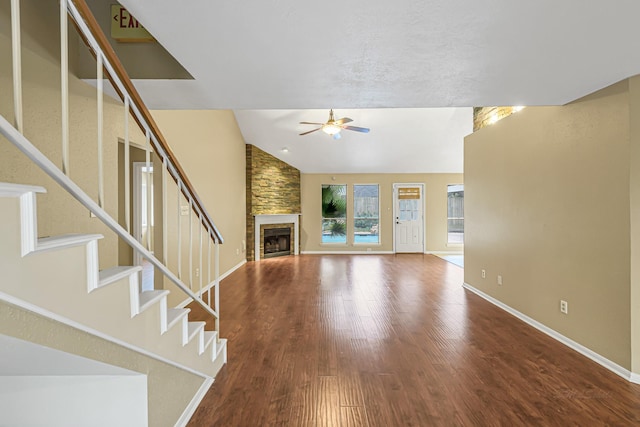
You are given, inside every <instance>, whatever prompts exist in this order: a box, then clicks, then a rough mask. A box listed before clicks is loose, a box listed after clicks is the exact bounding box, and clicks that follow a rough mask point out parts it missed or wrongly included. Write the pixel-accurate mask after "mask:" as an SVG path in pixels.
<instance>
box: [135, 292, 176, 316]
mask: <svg viewBox="0 0 640 427" xmlns="http://www.w3.org/2000/svg"><path fill="white" fill-rule="evenodd" d="M166 295H169V291H167V290H156V291H144V292H140V313H142V312H143V311H145V310H146V309H147V308H149V307H150V306H152V305H153V304H154V303H156V302H158V301H160V300H161V299H162V298H163V297H165V296H166Z"/></svg>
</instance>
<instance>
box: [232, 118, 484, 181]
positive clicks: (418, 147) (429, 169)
mask: <svg viewBox="0 0 640 427" xmlns="http://www.w3.org/2000/svg"><path fill="white" fill-rule="evenodd" d="M328 113H329V111H328V110H238V111H236V112H235V115H236V119H237V121H238V124H239V126H240V129H241V130H242V134H243V137H244V139H245V141H246V142H247V143H249V144H253V145H255V146H257V147H259V148H260V149H262V150H264V151H266V152H268V153H270V154H272V155H273V156H275V157H277V158H279V159H282V160H284V161H285V162H287V163H289V164H290V165H292V166H294V167H296V168H298V169H300V171H301V172H303V173H462V170H463V140H464V137H465V136H466V135H468V134H470V133H471V132H472V130H473V120H472V116H473V111H472V109H471V108H390V109H358V110H336V111H335V113H336V119H337V118H341V117H345V116H346V117H350V118H351V119H353V120H354V121H353V123H350V124H352V125H354V126H360V127H369V128H371V131H370V132H369V133H366V134H365V133H358V132H352V131H346V130H343V131H342V132H341V134H342V138H341V139H339V140H334V139H333V138H331V137H330V136H329V135H327V134H325V133H324V132H322V131H317V132H314V133H312V134H309V135H305V136H299V135H298V134H299V133H302V132H305V131H308V130H311V129H314V128H316V127H317V126H312V125H301V124H299V122H301V121H311V122H325V121H326V120H327V118H328ZM283 148H287V151H286V152H285V151H283Z"/></svg>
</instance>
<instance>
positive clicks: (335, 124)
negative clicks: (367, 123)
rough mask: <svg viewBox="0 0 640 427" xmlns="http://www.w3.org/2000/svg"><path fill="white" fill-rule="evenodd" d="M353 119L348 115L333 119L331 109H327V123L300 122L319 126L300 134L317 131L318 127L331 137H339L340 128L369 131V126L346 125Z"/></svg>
mask: <svg viewBox="0 0 640 427" xmlns="http://www.w3.org/2000/svg"><path fill="white" fill-rule="evenodd" d="M352 121H353V120H351V119H350V118H349V117H343V118H341V119H338V120H335V119H334V118H333V110H330V111H329V120H327V123H315V122H300V124H301V125H317V126H320V127H319V128H317V129H313V130H310V131H308V132H303V133H301V134H300V135H308V134H310V133H313V132H316V131H319V130H320V129H322V131H323V132H324V133H326V134H327V135H331V136H332V137H333V139H340V138H341V136H340V131H341V130H342V129H346V130H354V131H356V132H362V133H368V132H369V128H361V127H358V126H346V123H350V122H352Z"/></svg>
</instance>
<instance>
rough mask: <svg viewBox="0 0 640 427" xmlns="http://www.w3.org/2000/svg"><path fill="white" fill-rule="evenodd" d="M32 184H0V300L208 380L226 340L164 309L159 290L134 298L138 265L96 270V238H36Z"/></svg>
mask: <svg viewBox="0 0 640 427" xmlns="http://www.w3.org/2000/svg"><path fill="white" fill-rule="evenodd" d="M45 191H46V190H45V189H44V188H42V187H37V186H26V185H18V184H8V183H0V236H2V242H1V243H2V244H0V271H2V272H3V274H2V277H3V279H2V283H1V284H0V299H2V300H5V301H7V302H9V303H12V304H16V305H20V306H22V307H24V308H30V307H33V308H36V309H37V311H38V312H39V313H40V314H49V315H50V316H51V317H55V318H62V319H65V320H69V321H71V322H73V323H75V324H79V325H82V326H83V327H84V328H85V330H87V331H90V332H96V333H99V334H100V335H102V336H105V335H106V336H108V337H111V338H112V339H113V340H114V341H116V342H117V341H120V342H124V343H128V344H129V345H130V346H132V347H134V348H139V349H141V350H144V351H145V352H146V353H151V354H153V355H157V356H158V357H160V358H163V359H166V360H169V361H171V362H173V363H175V364H177V365H178V366H183V367H187V368H189V369H190V370H195V371H198V372H201V373H203V374H205V375H208V376H215V374H216V373H217V372H218V371H219V370H220V368H221V367H222V366H223V365H224V363H226V358H227V353H226V340H224V339H219V337H218V336H217V332H214V331H211V332H209V331H205V330H204V326H205V323H204V322H190V321H189V320H188V316H189V311H190V310H189V309H186V308H171V307H168V306H167V295H168V294H169V291H167V290H152V291H144V292H141V290H140V284H139V280H138V277H139V271H140V270H141V267H133V266H117V267H113V268H109V269H105V270H102V271H99V270H98V265H99V261H98V259H99V258H98V257H99V251H98V240H99V239H101V238H102V237H103V236H102V235H100V234H69V235H62V236H51V237H45V238H38V237H37V236H38V233H37V216H36V215H37V209H36V196H37V194H38V193H44V192H45Z"/></svg>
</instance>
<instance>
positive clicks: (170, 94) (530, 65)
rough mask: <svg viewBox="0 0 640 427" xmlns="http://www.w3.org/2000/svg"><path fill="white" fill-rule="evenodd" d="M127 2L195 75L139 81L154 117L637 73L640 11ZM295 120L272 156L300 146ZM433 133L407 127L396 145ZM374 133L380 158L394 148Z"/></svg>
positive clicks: (578, 90)
mask: <svg viewBox="0 0 640 427" xmlns="http://www.w3.org/2000/svg"><path fill="white" fill-rule="evenodd" d="M121 2H122V3H123V5H125V6H126V7H127V8H128V9H129V10H130V11H131V12H132V13H133V14H134V15H135V16H136V17H137V18H138V19H139V20H140V21H141V22H142V23H143V24H144V25H145V26H146V27H147V28H148V29H149V30H150V31H151V33H152V34H154V35H155V36H156V38H157V39H158V41H159V42H160V43H161V44H162V45H164V47H165V48H166V49H167V50H168V51H169V52H171V54H172V55H173V56H174V57H175V58H176V59H177V60H178V61H179V62H180V63H181V64H182V65H183V66H184V67H185V68H186V69H187V70H188V71H189V72H190V73H191V74H192V75H193V76H194V78H195V80H192V81H184V80H155V81H151V80H145V81H136V85H137V86H138V88H139V90H140V92H141V93H142V95H143V97H144V98H145V101H146V102H148V103H149V105H150V106H151V108H159V109H162V108H164V109H178V108H190V109H198V108H203V109H210V108H214V109H215V108H225V109H234V110H266V109H286V110H296V109H312V108H313V109H329V108H334V109H338V110H339V109H348V110H349V111H354V110H355V109H361V108H424V107H472V106H489V105H559V104H565V103H567V102H569V101H572V100H574V99H576V98H579V97H581V96H583V95H586V94H588V93H591V92H593V91H595V90H598V89H600V88H603V87H605V86H607V85H609V84H611V83H614V82H617V81H619V80H622V79H624V78H626V77H629V76H632V75H635V74H638V73H640V50H639V49H638V48H637V41H638V40H639V39H640V25H638V24H637V17H638V16H640V2H638V1H637V0H620V1H616V2H605V1H586V2H585V1H584V0H563V1H551V0H539V1H535V2H525V1H517V2H516V1H506V0H502V1H498V0H485V1H483V2H479V1H477V0H459V1H455V2H445V1H433V0H431V1H423V0H397V1H394V2H389V1H384V2H382V1H375V0H374V1H371V0H368V1H363V0H355V1H351V2H342V1H340V2H338V1H335V0H328V1H325V2H321V3H318V2H300V1H294V0H266V1H254V2H247V1H245V2H213V1H210V0H190V1H189V2H176V1H169V0H121ZM429 111H430V112H433V111H434V110H427V112H429ZM465 111H466V110H465ZM274 114H275V113H274ZM286 114H287V112H282V115H283V116H284V115H286ZM325 114H326V113H325ZM349 114H351V115H355V112H354V113H351V112H350V113H349ZM416 114H417V116H418V117H421V116H422V113H416ZM323 116H324V115H321V116H320V119H322V117H323ZM374 116H375V115H374ZM238 117H239V122H240V126H241V129H242V132H243V134H244V135H245V137H246V138H247V140H248V142H252V143H254V144H255V145H257V146H261V145H265V146H266V144H267V143H268V144H275V142H273V141H268V142H265V141H266V140H269V139H270V138H273V135H274V134H276V131H275V130H274V133H269V132H266V133H264V132H262V129H263V124H262V122H261V121H262V119H263V118H264V117H266V116H265V113H264V112H260V111H256V112H254V115H253V117H255V121H256V123H255V124H254V122H253V120H252V119H251V114H247V115H245V116H244V117H243V116H242V113H241V112H238ZM241 117H243V118H241ZM434 117H435V116H434ZM291 118H292V120H294V121H292V122H291V123H289V125H290V129H289V131H290V133H291V135H290V137H289V138H290V139H288V140H287V141H285V142H283V143H277V144H276V145H288V144H293V137H294V136H296V135H295V133H296V132H297V131H298V130H299V129H298V127H297V121H298V116H295V115H294V116H291ZM354 118H355V117H354ZM372 118H373V117H372ZM312 119H313V117H311V118H309V117H306V115H305V119H304V120H311V121H315V120H312ZM316 120H318V118H316ZM363 125H366V126H369V127H371V128H372V130H375V129H377V128H380V127H381V126H382V125H381V124H380V123H378V122H376V121H370V122H369V123H366V124H364V123H363ZM438 131H439V130H437V129H436V130H435V132H438ZM417 132H421V133H423V134H422V135H416V133H417ZM429 132H430V130H428V129H424V127H422V128H420V129H418V127H416V128H413V126H412V125H411V124H409V125H408V126H405V127H403V128H396V129H395V133H394V141H393V143H394V144H396V145H398V144H403V143H404V141H405V140H415V139H416V138H417V139H419V140H423V141H424V140H434V139H436V138H435V137H434V135H430V134H429ZM376 135H383V133H374V132H373V131H372V133H371V134H369V135H367V137H368V138H369V142H370V147H371V149H377V148H378V147H379V145H380V144H385V143H389V141H382V140H379V139H378V136H376ZM358 136H359V137H364V136H363V135H358ZM250 139H251V141H249V140H250ZM346 142H347V141H346V140H345V141H344V143H346ZM443 144H444V142H443ZM447 144H448V145H446V146H442V147H441V148H442V149H441V150H439V151H443V152H444V151H446V149H447V147H449V146H450V142H447ZM457 144H458V145H459V147H457V148H456V150H457V151H458V152H461V146H462V141H461V140H460V141H458V142H457ZM445 154H447V155H448V154H451V153H445ZM426 155H437V153H426V152H425V153H424V155H423V156H426ZM460 165H461V161H460ZM399 167H401V165H397V167H396V168H395V169H398V168H399ZM425 171H429V170H425ZM460 171H461V170H460Z"/></svg>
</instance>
